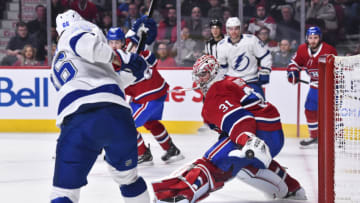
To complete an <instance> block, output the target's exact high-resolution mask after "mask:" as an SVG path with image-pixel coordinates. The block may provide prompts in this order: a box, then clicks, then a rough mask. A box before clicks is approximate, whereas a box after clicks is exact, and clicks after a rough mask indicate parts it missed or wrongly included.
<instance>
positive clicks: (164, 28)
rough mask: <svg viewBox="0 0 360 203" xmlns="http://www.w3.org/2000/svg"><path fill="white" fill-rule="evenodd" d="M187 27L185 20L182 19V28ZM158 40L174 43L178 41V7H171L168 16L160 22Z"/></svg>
mask: <svg viewBox="0 0 360 203" xmlns="http://www.w3.org/2000/svg"><path fill="white" fill-rule="evenodd" d="M184 27H185V21H183V20H182V21H181V29H182V28H184ZM156 40H157V41H160V42H164V43H170V45H171V44H174V43H175V42H176V9H175V8H174V7H170V8H169V10H168V12H167V17H166V18H165V19H164V20H162V21H160V22H159V26H158V34H157V37H156Z"/></svg>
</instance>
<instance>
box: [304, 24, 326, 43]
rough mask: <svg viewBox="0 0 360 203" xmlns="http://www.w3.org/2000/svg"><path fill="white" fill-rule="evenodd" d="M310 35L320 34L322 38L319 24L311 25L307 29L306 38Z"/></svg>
mask: <svg viewBox="0 0 360 203" xmlns="http://www.w3.org/2000/svg"><path fill="white" fill-rule="evenodd" d="M310 35H319V38H320V40H321V38H322V33H321V30H320V28H319V27H317V26H314V27H309V29H307V30H306V35H305V39H306V40H307V39H308V38H309V36H310Z"/></svg>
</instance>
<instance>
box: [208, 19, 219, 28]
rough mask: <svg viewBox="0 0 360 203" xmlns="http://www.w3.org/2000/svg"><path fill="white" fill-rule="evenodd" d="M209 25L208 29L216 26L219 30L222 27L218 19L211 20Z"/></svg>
mask: <svg viewBox="0 0 360 203" xmlns="http://www.w3.org/2000/svg"><path fill="white" fill-rule="evenodd" d="M209 25H210V27H212V26H218V27H220V28H221V27H222V23H221V21H220V20H218V19H212V20H211V21H210V23H209Z"/></svg>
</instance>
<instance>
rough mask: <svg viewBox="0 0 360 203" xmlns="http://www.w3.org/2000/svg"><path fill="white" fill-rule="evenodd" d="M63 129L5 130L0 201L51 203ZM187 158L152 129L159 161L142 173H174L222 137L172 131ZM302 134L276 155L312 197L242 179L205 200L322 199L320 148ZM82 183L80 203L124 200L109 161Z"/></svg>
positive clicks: (0, 144)
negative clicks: (304, 141) (170, 150)
mask: <svg viewBox="0 0 360 203" xmlns="http://www.w3.org/2000/svg"><path fill="white" fill-rule="evenodd" d="M57 136H58V134H48V133H42V134H41V133H37V134H35V133H1V134H0V202H1V203H24V202H31V203H43V202H44V203H47V202H49V195H50V191H51V183H52V175H53V167H54V159H53V158H52V157H53V156H54V155H55V146H56V139H57ZM171 136H172V138H173V140H174V143H175V144H176V145H177V146H178V147H179V148H180V150H181V151H182V153H183V154H184V155H185V157H186V158H185V159H184V160H182V161H179V162H175V163H172V164H164V163H163V162H162V161H161V159H160V157H161V155H163V153H164V152H163V151H162V149H161V148H160V146H159V145H158V144H157V143H156V141H155V139H154V138H153V137H152V135H150V134H146V135H144V140H145V142H146V143H150V146H151V151H152V154H153V156H154V165H153V166H142V167H139V174H140V175H141V176H143V177H144V178H145V180H146V181H147V183H148V186H149V187H148V188H149V192H150V195H151V196H153V194H152V190H151V186H150V184H149V183H150V182H151V181H154V180H157V179H159V178H161V177H164V176H166V175H169V174H170V173H171V172H173V171H174V170H175V169H177V168H179V167H180V166H183V165H184V164H186V163H191V162H192V161H193V160H194V159H196V158H199V157H201V156H202V155H203V153H205V151H206V150H207V149H208V148H209V147H210V146H211V145H212V144H213V143H214V142H215V141H216V139H217V136H215V135H214V134H212V133H209V132H206V133H201V134H198V135H174V134H173V135H171ZM299 141H300V139H296V138H288V139H286V140H285V145H284V148H283V150H282V151H281V152H280V154H279V155H278V157H276V158H275V159H276V160H277V161H278V162H279V163H280V164H281V165H283V166H285V167H287V168H288V169H287V171H288V173H289V174H291V175H292V176H293V177H295V178H297V179H298V180H299V181H300V183H301V184H302V186H303V187H304V189H305V191H306V193H307V196H308V199H309V200H308V201H285V200H276V201H275V200H270V201H269V200H268V199H266V198H265V197H264V195H263V194H262V193H261V192H259V191H257V190H256V189H253V188H251V187H250V186H248V185H246V184H244V183H242V182H241V181H239V180H237V179H233V180H231V181H230V182H228V183H227V184H226V185H225V186H224V187H223V188H222V189H220V190H218V191H216V192H214V193H211V194H210V196H209V197H207V198H206V199H204V200H203V201H201V202H203V203H260V202H271V203H273V202H281V203H285V202H294V203H295V202H309V203H310V202H311V203H316V202H317V198H318V197H317V150H316V149H306V150H305V149H300V148H299ZM88 182H89V183H88V185H86V186H85V187H83V188H82V190H81V194H80V203H122V202H123V201H122V199H121V195H120V191H119V188H118V186H117V185H116V183H115V182H114V181H113V180H112V179H111V177H110V175H109V173H108V172H107V167H106V163H105V162H104V161H103V160H102V158H100V157H99V158H98V161H97V162H96V163H95V165H94V167H93V168H92V170H91V172H90V175H89V177H88Z"/></svg>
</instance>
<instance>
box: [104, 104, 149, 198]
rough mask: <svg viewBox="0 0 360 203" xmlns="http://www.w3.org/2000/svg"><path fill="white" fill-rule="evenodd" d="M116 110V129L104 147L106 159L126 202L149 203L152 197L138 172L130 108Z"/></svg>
mask: <svg viewBox="0 0 360 203" xmlns="http://www.w3.org/2000/svg"><path fill="white" fill-rule="evenodd" d="M120 108H121V109H119V110H118V111H114V115H113V117H114V119H115V120H116V123H113V125H114V127H113V128H115V130H114V132H113V133H112V134H111V132H109V133H110V134H111V135H112V136H111V139H109V140H108V142H107V144H106V146H105V147H104V149H105V152H106V155H105V160H106V162H107V163H108V165H109V171H110V174H111V176H112V177H113V179H114V180H115V182H116V183H118V184H119V186H120V191H121V194H122V196H123V197H124V201H125V203H143V202H144V203H145V202H146V203H148V202H150V197H149V194H148V191H147V187H146V183H145V181H144V179H143V178H142V177H139V176H138V173H137V169H136V166H137V157H138V155H137V142H136V134H137V131H136V128H135V124H134V121H133V119H132V116H131V112H130V110H129V109H127V108H125V107H120Z"/></svg>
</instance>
